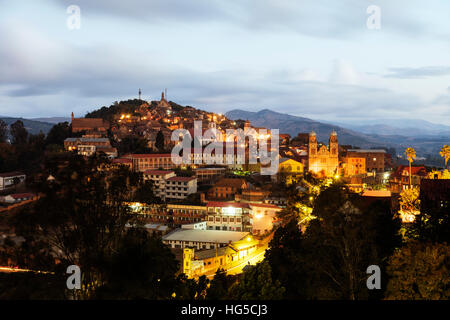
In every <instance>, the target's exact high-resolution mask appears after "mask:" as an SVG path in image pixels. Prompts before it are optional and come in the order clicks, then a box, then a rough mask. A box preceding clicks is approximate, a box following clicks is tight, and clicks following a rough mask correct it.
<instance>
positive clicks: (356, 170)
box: [342, 156, 366, 177]
mask: <svg viewBox="0 0 450 320" xmlns="http://www.w3.org/2000/svg"><path fill="white" fill-rule="evenodd" d="M342 167H343V169H344V177H351V176H356V175H359V174H365V173H366V158H365V157H353V156H347V157H344V158H343V164H342Z"/></svg>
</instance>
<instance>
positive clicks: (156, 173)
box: [144, 170, 173, 176]
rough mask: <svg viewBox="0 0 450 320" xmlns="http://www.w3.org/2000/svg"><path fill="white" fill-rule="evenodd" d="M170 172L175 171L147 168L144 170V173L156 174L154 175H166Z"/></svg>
mask: <svg viewBox="0 0 450 320" xmlns="http://www.w3.org/2000/svg"><path fill="white" fill-rule="evenodd" d="M169 173H173V171H170V170H146V171H145V172H144V174H154V175H160V176H163V175H166V174H169Z"/></svg>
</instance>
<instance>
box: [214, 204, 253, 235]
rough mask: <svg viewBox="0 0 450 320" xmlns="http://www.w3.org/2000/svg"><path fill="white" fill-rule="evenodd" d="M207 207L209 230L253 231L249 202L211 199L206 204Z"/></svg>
mask: <svg viewBox="0 0 450 320" xmlns="http://www.w3.org/2000/svg"><path fill="white" fill-rule="evenodd" d="M206 209H207V219H206V223H207V227H208V230H228V231H237V232H241V231H246V232H251V231H252V220H251V215H250V213H251V209H250V206H249V204H248V203H235V202H216V201H211V202H208V203H207V204H206Z"/></svg>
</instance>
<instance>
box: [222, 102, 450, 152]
mask: <svg viewBox="0 0 450 320" xmlns="http://www.w3.org/2000/svg"><path fill="white" fill-rule="evenodd" d="M225 115H226V116H227V117H228V118H230V119H232V120H237V119H242V120H247V119H248V120H249V121H250V122H251V123H252V124H253V125H254V126H256V127H266V128H268V129H280V133H288V134H290V135H291V137H292V138H293V137H295V136H296V135H297V134H298V133H299V132H311V131H313V130H314V131H315V132H316V134H317V136H318V139H319V141H322V142H327V141H328V137H329V134H330V132H331V131H332V130H336V132H337V133H338V138H339V143H340V144H347V145H352V146H358V147H360V148H376V147H386V148H390V147H393V148H395V149H396V150H397V154H402V153H403V152H404V150H405V149H406V148H407V147H411V146H413V147H414V148H415V149H416V151H417V152H418V153H419V154H421V155H427V154H432V155H433V156H435V157H439V149H440V148H441V147H442V146H443V145H444V144H449V143H450V133H446V132H445V131H444V132H443V133H442V134H436V135H421V136H405V135H401V134H392V133H395V132H391V131H389V130H386V131H384V129H383V128H379V131H369V133H365V132H361V131H363V129H361V128H360V129H361V130H355V129H353V128H357V127H358V125H345V124H344V125H336V124H332V123H329V122H321V121H316V120H312V119H308V118H304V117H298V116H292V115H289V114H286V113H278V112H274V111H271V110H268V109H264V110H261V111H258V112H250V111H244V110H239V109H236V110H231V111H229V112H227V113H226V114H225ZM418 121H420V120H418ZM440 126H441V127H439V130H441V129H445V127H446V126H444V125H440ZM349 127H350V129H348V128H349ZM360 127H363V128H366V127H368V125H363V126H360Z"/></svg>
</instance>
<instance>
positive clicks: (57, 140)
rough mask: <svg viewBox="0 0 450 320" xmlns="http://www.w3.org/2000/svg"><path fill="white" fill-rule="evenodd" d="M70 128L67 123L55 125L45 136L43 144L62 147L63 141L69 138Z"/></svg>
mask: <svg viewBox="0 0 450 320" xmlns="http://www.w3.org/2000/svg"><path fill="white" fill-rule="evenodd" d="M71 132H72V129H71V126H70V125H69V123H68V122H60V123H58V124H55V125H54V126H53V127H52V128H51V129H50V131H49V133H48V134H47V137H46V139H45V144H46V145H47V146H48V145H59V146H63V145H64V140H65V139H67V138H69V137H70V136H71Z"/></svg>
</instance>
